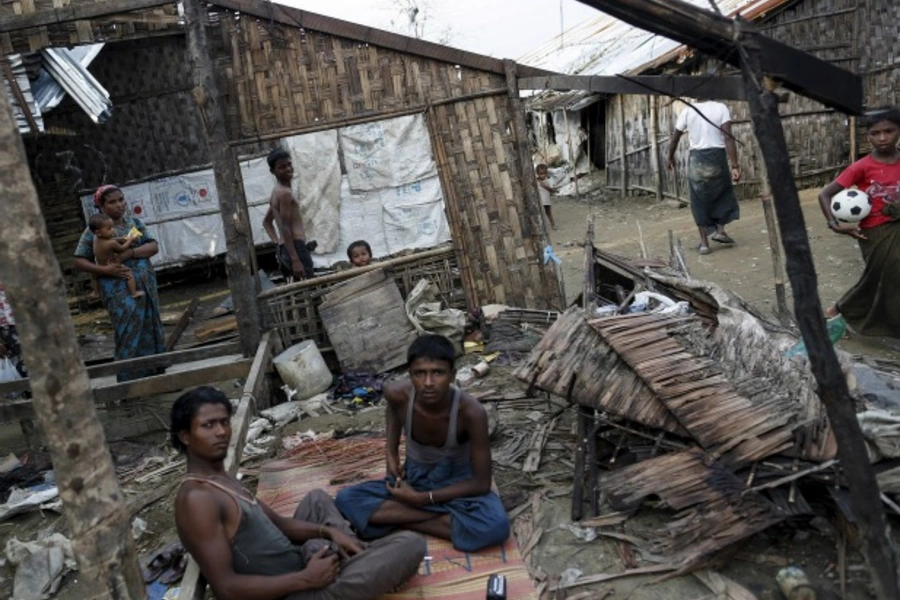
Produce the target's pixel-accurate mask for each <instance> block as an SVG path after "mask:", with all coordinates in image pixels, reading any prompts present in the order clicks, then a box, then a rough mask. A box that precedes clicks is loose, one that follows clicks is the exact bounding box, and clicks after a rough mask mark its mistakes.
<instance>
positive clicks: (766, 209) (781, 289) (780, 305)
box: [762, 180, 791, 319]
mask: <svg viewBox="0 0 900 600" xmlns="http://www.w3.org/2000/svg"><path fill="white" fill-rule="evenodd" d="M762 206H763V213H764V214H765V216H766V229H767V230H768V233H769V248H770V249H771V251H772V268H773V269H774V272H775V306H776V307H777V309H778V318H779V319H789V318H790V314H791V309H790V308H789V307H788V304H787V292H786V290H785V285H784V284H785V279H786V275H785V272H784V257H783V256H782V254H781V239H780V237H781V236H779V235H778V224H777V223H776V222H775V209H774V208H773V207H772V193H771V191H770V190H769V182H768V181H767V180H766V181H764V182H763V197H762Z"/></svg>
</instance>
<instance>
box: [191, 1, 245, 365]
mask: <svg viewBox="0 0 900 600" xmlns="http://www.w3.org/2000/svg"><path fill="white" fill-rule="evenodd" d="M184 18H185V24H186V26H187V27H186V29H187V46H188V59H189V60H190V64H191V74H192V77H193V83H194V88H193V90H192V94H193V98H194V103H195V104H196V106H197V112H198V113H199V114H200V118H201V121H202V122H203V125H204V128H205V133H206V142H207V145H208V146H209V152H210V156H211V157H212V163H213V172H214V173H215V177H216V191H217V192H218V194H219V211H220V212H221V214H222V225H223V230H224V232H225V246H226V248H227V251H226V254H225V269H226V272H227V273H228V287H229V288H230V289H231V296H232V298H233V299H234V313H235V315H236V317H237V321H238V330H239V332H240V338H241V349H242V351H243V353H244V356H247V357H249V356H253V353H254V352H256V348H257V346H259V338H260V327H259V307H258V304H257V301H256V294H257V290H256V278H255V277H254V276H253V272H252V269H251V258H250V257H251V255H252V254H253V252H255V249H254V247H253V234H252V232H251V230H250V218H249V214H248V211H247V202H246V198H244V195H243V193H242V191H241V174H240V168H239V166H238V162H237V157H236V156H235V152H234V148H233V147H232V146H231V145H229V144H228V131H227V129H226V125H225V117H224V115H223V112H222V107H221V105H220V100H219V98H220V95H219V90H218V88H217V86H216V81H215V77H214V75H213V65H212V59H210V57H209V51H208V48H209V45H208V44H207V40H206V11H205V10H204V8H203V5H202V3H201V1H200V0H186V1H185V3H184Z"/></svg>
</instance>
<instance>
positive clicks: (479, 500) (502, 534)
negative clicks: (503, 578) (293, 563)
mask: <svg viewBox="0 0 900 600" xmlns="http://www.w3.org/2000/svg"><path fill="white" fill-rule="evenodd" d="M471 478H472V466H471V464H469V463H463V464H457V465H454V464H453V462H452V460H451V459H449V458H446V459H444V460H442V461H441V462H439V463H437V464H435V465H421V464H417V463H415V462H413V461H412V460H409V459H407V461H406V482H407V483H408V484H410V485H411V486H412V487H413V489H415V490H416V491H419V492H430V491H434V490H438V489H441V488H444V487H447V486H449V485H453V484H454V483H458V482H460V481H465V480H466V479H471ZM388 481H391V483H393V478H390V479H376V480H374V481H366V482H364V483H360V484H357V485H354V486H351V487H347V488H344V489H342V490H341V491H339V492H338V495H337V498H336V499H335V503H336V504H337V507H338V509H340V511H341V513H342V514H343V515H344V518H346V519H347V520H348V521H350V523H351V524H352V525H353V528H354V529H355V530H356V532H357V535H358V536H359V537H360V538H362V539H365V540H371V539H376V538H380V537H384V536H386V535H388V534H389V533H391V532H392V531H395V530H396V529H398V528H397V527H395V526H393V525H373V524H370V523H369V519H370V518H371V517H372V514H374V513H375V511H376V510H378V509H379V508H380V507H381V505H382V503H383V502H384V501H385V500H388V499H390V498H391V497H392V496H391V494H390V492H388V490H387V488H386V487H385V484H386V483H387V482H388ZM420 509H421V510H426V511H429V512H434V513H440V514H447V513H449V514H450V515H451V518H450V529H451V541H452V542H453V547H454V548H456V549H457V550H461V551H463V552H474V551H476V550H481V549H482V548H487V547H489V546H496V545H498V544H502V543H503V542H505V541H506V539H507V538H508V537H509V518H508V517H507V516H506V511H505V510H504V509H503V503H502V502H500V497H499V496H497V494H495V493H494V492H493V491H491V492H488V493H487V494H482V495H481V496H471V497H468V498H456V499H455V500H451V501H450V502H445V503H443V504H438V505H436V506H422V507H420Z"/></svg>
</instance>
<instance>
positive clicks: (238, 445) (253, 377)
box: [178, 331, 275, 600]
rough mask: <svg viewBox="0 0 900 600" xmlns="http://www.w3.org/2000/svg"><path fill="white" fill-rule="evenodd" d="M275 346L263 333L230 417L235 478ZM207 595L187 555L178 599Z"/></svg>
mask: <svg viewBox="0 0 900 600" xmlns="http://www.w3.org/2000/svg"><path fill="white" fill-rule="evenodd" d="M274 345H275V337H274V335H273V332H271V331H267V332H266V333H265V334H263V337H262V339H261V340H260V343H259V348H258V349H257V350H256V355H255V356H254V358H253V365H252V366H251V367H250V373H249V374H248V375H247V383H245V384H244V394H243V396H241V402H240V404H239V405H238V408H237V410H236V411H235V413H234V415H233V416H232V417H231V441H230V442H229V443H228V455H227V456H226V457H225V470H226V471H227V472H228V474H230V475H236V474H237V470H238V467H239V466H240V464H241V454H242V453H243V451H244V444H245V442H246V440H247V429H248V427H249V426H250V417H251V415H252V413H253V412H254V410H253V409H254V405H255V404H256V403H257V402H258V399H259V397H260V395H261V394H262V391H263V389H265V380H266V372H267V371H268V370H269V368H270V367H271V365H272V352H273V349H274ZM205 593H206V580H205V579H204V578H203V575H202V574H201V573H200V567H199V566H198V565H197V562H196V561H195V560H194V559H193V558H192V557H191V556H190V555H188V566H187V569H185V571H184V577H182V579H181V585H180V590H179V593H178V600H200V599H201V598H203V596H204V595H205Z"/></svg>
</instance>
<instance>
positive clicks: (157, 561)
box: [141, 542, 184, 583]
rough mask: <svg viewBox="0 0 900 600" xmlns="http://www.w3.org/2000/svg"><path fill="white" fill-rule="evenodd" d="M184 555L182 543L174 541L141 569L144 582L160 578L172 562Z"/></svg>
mask: <svg viewBox="0 0 900 600" xmlns="http://www.w3.org/2000/svg"><path fill="white" fill-rule="evenodd" d="M183 555H184V548H182V546H181V544H179V543H178V542H173V543H171V544H169V545H168V546H166V547H165V548H163V549H162V550H161V551H160V552H159V553H158V554H157V555H156V556H154V557H153V558H152V559H151V560H150V562H149V563H147V566H146V567H144V568H143V569H141V575H142V576H143V578H144V583H150V582H151V581H154V580H156V579H157V578H159V576H160V575H162V574H163V573H164V572H165V571H166V570H168V569H169V568H170V567H171V566H172V563H174V562H176V561H177V560H178V557H179V556H183Z"/></svg>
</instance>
